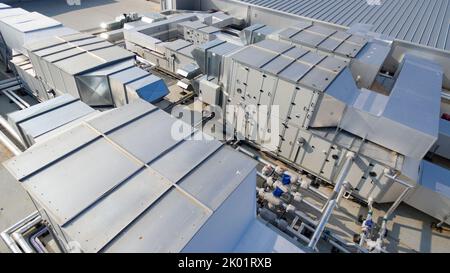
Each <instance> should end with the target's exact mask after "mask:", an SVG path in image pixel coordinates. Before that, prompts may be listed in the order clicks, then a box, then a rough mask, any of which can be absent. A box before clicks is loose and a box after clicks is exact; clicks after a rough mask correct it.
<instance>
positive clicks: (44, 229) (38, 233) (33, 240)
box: [30, 226, 48, 253]
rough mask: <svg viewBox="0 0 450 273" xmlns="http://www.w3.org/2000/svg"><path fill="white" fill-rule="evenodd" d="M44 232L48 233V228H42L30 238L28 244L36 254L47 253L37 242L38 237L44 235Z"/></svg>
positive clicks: (39, 242) (38, 241) (40, 243)
mask: <svg viewBox="0 0 450 273" xmlns="http://www.w3.org/2000/svg"><path fill="white" fill-rule="evenodd" d="M46 232H48V228H47V227H46V226H43V227H42V228H41V229H39V230H38V231H37V232H35V233H34V234H33V235H31V237H30V243H31V245H32V246H33V247H34V249H36V251H37V252H38V253H48V251H47V249H46V248H45V246H44V245H43V244H42V242H41V241H40V240H39V237H40V236H42V235H43V234H45V233H46Z"/></svg>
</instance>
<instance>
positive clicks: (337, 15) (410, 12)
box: [240, 0, 450, 50]
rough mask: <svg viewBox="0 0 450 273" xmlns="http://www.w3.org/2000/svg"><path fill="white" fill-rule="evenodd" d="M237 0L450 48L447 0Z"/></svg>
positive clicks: (419, 42)
mask: <svg viewBox="0 0 450 273" xmlns="http://www.w3.org/2000/svg"><path fill="white" fill-rule="evenodd" d="M240 1H242V2H246V3H250V4H254V5H258V6H262V7H266V8H271V9H276V10H280V11H284V12H288V13H293V14H296V15H300V16H304V17H309V18H313V19H316V20H321V21H325V22H330V23H334V24H338V25H344V26H351V25H353V24H356V23H363V24H371V25H373V26H374V28H373V31H375V32H378V33H383V34H387V35H389V36H392V37H395V38H397V39H400V40H405V41H410V42H414V43H418V44H422V45H427V46H430V47H435V48H440V49H445V50H450V38H449V36H450V0H433V1H424V0H379V1H378V0H240ZM378 2H380V3H381V5H377V4H376V3H378Z"/></svg>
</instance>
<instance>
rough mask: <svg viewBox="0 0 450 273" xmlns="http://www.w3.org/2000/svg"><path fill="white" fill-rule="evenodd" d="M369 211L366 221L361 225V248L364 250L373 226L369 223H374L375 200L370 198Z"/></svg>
mask: <svg viewBox="0 0 450 273" xmlns="http://www.w3.org/2000/svg"><path fill="white" fill-rule="evenodd" d="M367 205H368V207H369V211H368V212H367V217H366V220H364V221H363V223H362V225H361V238H360V239H359V246H360V247H361V248H364V244H365V243H366V240H367V235H368V233H369V232H370V230H369V228H371V226H370V225H371V224H369V223H368V221H372V215H373V207H372V205H373V198H371V197H369V200H368V203H367Z"/></svg>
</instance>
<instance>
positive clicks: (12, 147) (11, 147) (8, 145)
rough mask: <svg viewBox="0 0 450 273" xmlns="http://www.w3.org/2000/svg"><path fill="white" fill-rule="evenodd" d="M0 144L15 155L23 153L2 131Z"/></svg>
mask: <svg viewBox="0 0 450 273" xmlns="http://www.w3.org/2000/svg"><path fill="white" fill-rule="evenodd" d="M0 142H1V143H2V144H3V145H5V147H6V148H7V149H8V150H10V151H11V153H13V154H14V155H16V156H17V155H19V154H21V153H22V151H21V150H20V149H19V148H18V147H17V146H16V145H15V144H14V143H13V142H12V141H11V140H10V139H9V138H8V137H7V136H5V134H3V132H2V131H0Z"/></svg>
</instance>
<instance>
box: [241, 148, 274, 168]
mask: <svg viewBox="0 0 450 273" xmlns="http://www.w3.org/2000/svg"><path fill="white" fill-rule="evenodd" d="M236 150H238V151H239V152H242V153H244V154H246V155H248V156H249V157H251V158H253V159H256V160H258V161H259V162H261V163H263V164H266V165H271V166H272V167H274V168H275V167H276V166H275V165H274V164H272V163H270V162H269V161H267V160H265V159H264V158H261V157H260V156H258V155H255V154H254V153H252V152H250V151H249V150H247V149H244V148H242V147H241V146H239V147H237V148H236Z"/></svg>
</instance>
